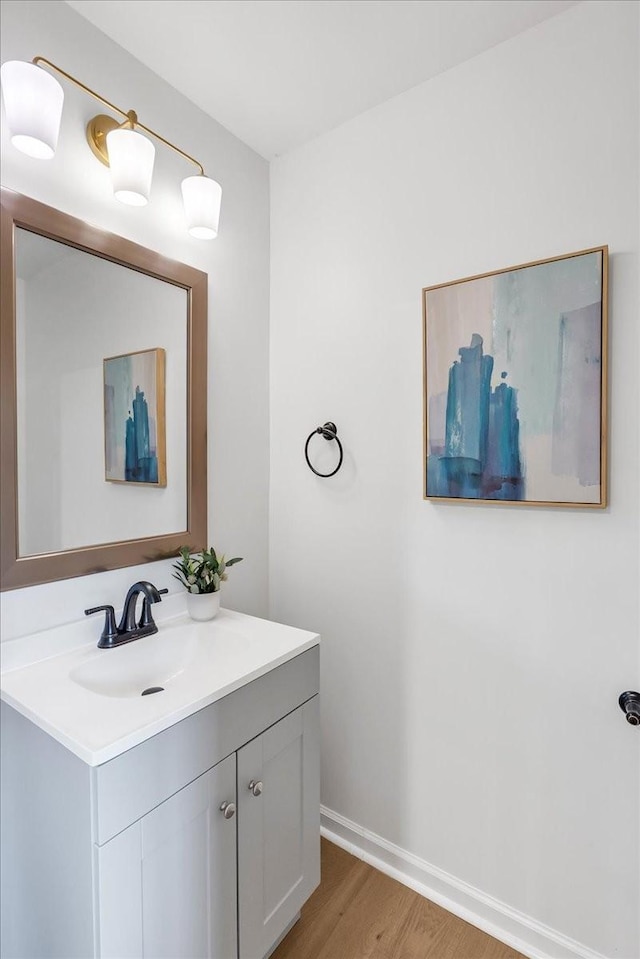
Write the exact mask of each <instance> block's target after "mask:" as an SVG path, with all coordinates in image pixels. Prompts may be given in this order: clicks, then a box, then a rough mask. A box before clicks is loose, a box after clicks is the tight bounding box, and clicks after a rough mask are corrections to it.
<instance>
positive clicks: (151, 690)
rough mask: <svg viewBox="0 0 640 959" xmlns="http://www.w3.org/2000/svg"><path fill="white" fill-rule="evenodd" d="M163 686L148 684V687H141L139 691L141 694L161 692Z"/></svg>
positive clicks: (147, 694)
mask: <svg viewBox="0 0 640 959" xmlns="http://www.w3.org/2000/svg"><path fill="white" fill-rule="evenodd" d="M163 692H164V686H149V688H148V689H143V690H142V692H141V693H140V695H141V696H150V695H151V693H163Z"/></svg>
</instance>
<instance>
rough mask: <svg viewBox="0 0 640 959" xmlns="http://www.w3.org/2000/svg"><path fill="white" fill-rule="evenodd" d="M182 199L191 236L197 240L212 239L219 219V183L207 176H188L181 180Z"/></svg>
mask: <svg viewBox="0 0 640 959" xmlns="http://www.w3.org/2000/svg"><path fill="white" fill-rule="evenodd" d="M182 200H183V202H184V212H185V215H186V218H187V230H188V231H189V233H190V234H191V236H195V237H196V238H197V239H198V240H214V239H215V238H216V237H217V235H218V221H219V220H220V203H221V201H222V187H221V186H220V184H219V183H216V181H215V180H211V179H210V178H209V177H208V176H188V177H187V178H186V180H183V181H182Z"/></svg>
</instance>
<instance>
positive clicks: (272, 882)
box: [2, 646, 320, 959]
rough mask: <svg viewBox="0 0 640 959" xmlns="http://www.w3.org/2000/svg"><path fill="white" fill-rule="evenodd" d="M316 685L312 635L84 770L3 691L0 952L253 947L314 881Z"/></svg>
mask: <svg viewBox="0 0 640 959" xmlns="http://www.w3.org/2000/svg"><path fill="white" fill-rule="evenodd" d="M318 685H319V656H318V647H317V646H314V647H312V648H310V649H307V650H306V651H304V652H303V653H301V654H299V655H297V656H295V657H294V658H292V659H290V660H289V661H287V662H285V663H283V664H282V665H280V666H277V667H276V668H274V669H272V670H270V671H269V672H267V673H265V674H264V675H262V676H260V678H258V679H255V680H253V681H252V682H248V683H247V684H246V685H244V686H241V687H240V688H239V689H237V690H235V691H234V692H232V693H230V694H229V695H227V696H224V697H223V698H222V699H220V700H218V701H216V702H213V703H211V704H210V705H209V706H206V707H205V708H203V709H200V710H198V711H197V712H194V713H193V714H192V715H190V716H188V717H187V718H185V719H183V720H181V721H180V722H176V723H175V724H174V725H172V726H170V727H169V728H168V729H166V730H164V731H163V732H160V733H158V734H157V735H155V736H152V737H151V738H149V739H148V740H146V741H144V742H142V743H140V744H139V745H137V746H135V747H134V748H132V749H129V750H128V751H126V752H124V753H122V754H121V755H119V756H116V757H115V758H114V759H111V760H110V761H108V762H105V763H103V764H102V765H98V766H93V767H91V766H88V765H87V764H86V763H84V762H82V760H80V759H79V758H78V757H77V756H75V755H73V754H72V753H71V752H70V751H69V750H67V749H65V747H63V746H62V745H61V744H60V743H59V742H56V741H55V740H54V739H53V738H52V737H51V736H49V735H47V734H46V733H45V732H43V731H42V730H41V729H39V728H38V727H37V726H36V725H35V724H33V723H32V722H30V721H29V720H27V719H25V718H24V717H23V716H21V715H19V713H18V712H17V711H16V710H14V709H12V708H10V707H8V706H7V705H6V704H5V703H3V704H2V710H3V721H2V737H3V743H2V752H3V768H2V790H3V795H2V805H3V835H2V859H3V863H2V865H3V888H2V896H3V909H2V913H3V942H2V954H3V956H7V959H18V957H20V956H29V957H32V956H51V957H53V956H64V957H65V959H73V957H78V959H88V957H91V956H93V957H96V959H129V957H131V959H142V957H144V959H156V957H157V959H160V957H166V959H199V957H203V959H263V957H264V956H265V955H267V954H268V953H269V952H270V951H271V949H272V948H273V946H274V944H275V943H276V942H277V941H278V940H279V939H280V937H281V936H282V934H283V933H284V932H285V931H286V929H287V928H288V927H289V926H290V925H291V923H292V921H293V920H294V919H295V917H296V915H297V913H298V912H299V910H300V908H301V906H302V905H303V903H304V902H305V900H306V899H307V898H308V896H309V895H310V893H311V892H312V891H313V889H314V888H315V886H316V885H317V884H318V882H319V880H320V797H319V731H318V713H319V710H318V695H317V694H318ZM157 695H162V694H161V693H160V694H157ZM250 784H251V788H249V787H250ZM233 807H235V809H234V808H233ZM5 920H6V921H5Z"/></svg>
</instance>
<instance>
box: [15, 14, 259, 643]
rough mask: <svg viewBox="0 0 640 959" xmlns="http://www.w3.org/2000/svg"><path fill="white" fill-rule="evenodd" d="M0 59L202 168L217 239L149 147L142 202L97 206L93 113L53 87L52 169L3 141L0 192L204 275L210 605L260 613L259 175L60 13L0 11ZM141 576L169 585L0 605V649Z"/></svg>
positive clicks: (66, 586)
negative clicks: (217, 206)
mask: <svg viewBox="0 0 640 959" xmlns="http://www.w3.org/2000/svg"><path fill="white" fill-rule="evenodd" d="M1 26H2V47H1V57H2V62H4V61H5V60H8V59H22V60H30V59H32V57H34V56H36V55H37V54H40V55H43V56H45V57H47V58H48V59H49V60H52V61H53V62H54V63H57V64H59V65H60V66H61V67H62V68H63V69H65V70H67V71H68V72H70V73H72V74H75V75H76V76H77V77H78V78H79V79H81V80H82V81H83V82H84V83H86V84H88V85H89V86H91V87H93V88H94V89H96V90H98V91H99V92H100V93H101V94H103V95H104V96H105V97H107V99H109V100H111V101H112V102H114V103H116V104H118V105H119V106H122V107H123V109H125V110H127V109H131V108H133V109H135V110H136V111H137V113H138V115H139V116H140V119H141V121H142V122H144V123H145V124H147V125H148V126H150V127H151V128H152V129H156V130H158V132H159V133H161V134H162V135H163V136H165V137H166V138H167V139H169V140H173V141H174V142H175V143H177V144H178V145H179V146H180V147H181V148H183V149H184V150H186V151H187V152H188V153H191V154H193V155H194V156H196V157H198V159H200V160H202V162H203V163H204V165H205V169H206V171H207V173H209V175H210V176H212V177H214V178H215V179H217V180H218V181H219V182H220V183H221V185H222V188H223V200H222V215H221V220H220V233H219V236H218V238H217V240H214V241H212V242H203V241H199V240H194V239H192V238H190V237H189V236H188V234H187V233H186V230H185V228H184V223H183V215H182V209H181V207H182V201H181V198H180V180H181V179H182V178H183V177H184V176H187V175H189V173H190V172H192V170H193V168H192V167H191V166H190V165H188V164H186V163H185V162H184V161H183V160H181V159H180V158H179V157H177V156H175V155H174V154H172V153H171V152H170V151H168V150H166V149H165V148H163V147H162V146H161V145H157V150H156V169H155V174H154V184H153V189H152V196H151V202H150V203H149V205H148V206H147V207H145V208H144V209H134V208H130V207H125V206H123V205H122V204H120V203H118V202H117V201H116V200H114V199H113V197H112V196H111V195H110V186H109V175H108V170H107V169H106V168H105V167H103V166H102V165H101V164H100V163H98V162H97V161H95V160H94V158H93V157H92V155H91V153H90V151H89V148H88V146H87V144H86V142H85V140H84V127H85V125H86V122H87V120H88V119H89V118H90V117H91V116H93V115H94V114H95V113H98V112H101V108H100V105H99V104H97V103H96V102H95V101H93V100H92V99H91V98H90V97H88V96H86V95H85V94H82V93H81V92H79V91H77V90H76V89H75V88H74V87H73V86H71V85H70V84H69V83H67V82H65V81H62V84H63V87H64V91H65V108H64V112H63V125H62V130H61V134H60V143H59V148H58V151H57V153H56V156H55V158H54V159H53V160H51V161H46V162H43V161H37V160H32V159H30V158H28V157H25V156H24V155H23V154H20V153H18V152H17V151H15V150H14V149H13V148H12V147H11V145H10V143H9V141H8V137H7V136H6V130H5V128H4V110H3V118H2V122H3V137H2V185H3V186H5V187H8V188H10V189H13V190H16V191H18V192H20V193H23V194H26V195H28V196H31V197H34V198H35V199H36V200H39V201H41V202H43V203H46V204H49V205H50V206H53V207H57V208H58V209H60V210H62V211H64V212H65V213H69V214H71V215H72V216H76V217H79V218H81V219H84V220H87V221H88V222H90V223H92V224H93V225H94V226H98V227H101V228H103V229H106V230H108V231H110V232H113V233H117V234H119V235H121V236H124V237H126V238H127V239H130V240H133V241H135V242H137V243H140V244H142V245H144V246H147V247H149V248H151V249H154V250H157V251H158V252H160V253H162V254H163V255H165V256H168V257H171V258H173V259H175V260H179V261H181V262H184V263H188V264H190V265H191V266H194V267H196V268H197V269H200V270H203V271H205V272H207V273H208V274H209V357H208V360H209V364H208V368H209V384H208V415H209V420H208V425H209V538H210V541H211V542H213V543H214V544H215V545H216V547H219V548H220V549H222V550H224V551H227V552H233V553H234V554H237V555H240V556H244V557H245V561H244V563H242V565H241V566H239V567H238V568H237V571H234V574H233V576H231V577H230V578H229V582H228V583H227V584H225V596H224V600H223V602H224V603H225V605H228V606H230V607H231V608H236V609H242V610H243V611H245V612H248V613H255V614H257V615H264V614H265V613H266V611H267V540H268V470H269V438H268V430H269V420H268V402H269V397H268V336H269V328H268V308H269V304H268V290H269V274H268V271H269V232H268V231H269V226H268V224H269V180H268V164H267V163H266V162H265V161H264V160H263V159H262V158H261V157H259V156H258V155H257V154H256V153H254V152H253V151H252V150H250V149H249V148H248V147H247V146H245V145H244V144H243V143H241V142H240V141H239V140H237V139H236V138H235V137H233V136H232V135H231V134H230V133H228V132H227V131H226V130H225V129H223V128H222V127H221V126H220V125H219V124H217V123H216V122H214V121H213V120H211V119H210V118H209V117H207V116H206V115H205V114H204V113H202V112H201V111H200V110H199V109H198V108H197V107H195V106H194V105H193V104H192V103H190V102H189V101H188V100H186V99H185V98H184V97H183V96H181V95H180V94H179V93H177V92H176V91H175V90H174V89H173V88H172V87H170V86H169V85H168V84H166V83H165V82H164V81H162V80H160V79H159V78H158V77H157V76H156V75H155V74H153V73H152V72H151V71H149V70H148V69H147V68H146V67H143V66H142V65H141V64H140V63H139V62H138V61H137V60H135V59H134V58H133V57H131V56H130V55H129V54H128V53H126V52H125V51H124V50H123V49H122V48H120V47H119V46H117V45H116V44H115V43H113V42H112V41H111V40H109V39H108V38H107V37H106V36H104V35H103V34H102V33H100V32H99V31H98V30H96V28H95V27H93V26H92V25H90V24H89V23H88V22H87V21H86V20H85V19H84V18H82V17H80V16H79V15H78V14H77V13H76V12H75V11H73V10H72V9H71V8H70V7H69V6H68V5H67V4H66V3H62V2H58V0H46V2H37V0H36V2H30V0H27V2H13V0H8V2H3V4H2V24H1ZM141 575H145V576H147V577H148V578H150V579H151V580H152V581H153V582H156V583H157V585H158V586H169V587H170V588H171V589H172V590H173V589H174V588H176V589H177V588H178V586H177V583H176V582H175V580H173V579H171V577H170V563H169V561H166V562H163V563H158V564H153V565H151V566H148V567H139V568H136V569H125V570H119V571H113V572H109V573H101V574H97V575H93V576H86V577H82V578H79V579H77V580H69V581H66V582H61V583H58V584H53V585H48V586H39V587H33V588H30V589H25V590H16V591H13V592H9V593H6V592H5V593H3V594H2V600H1V608H2V639H3V640H6V639H10V638H12V637H15V636H19V635H24V634H26V633H29V632H31V631H33V630H35V629H41V628H44V627H46V626H48V625H54V624H56V623H61V622H68V621H72V620H75V619H76V618H77V617H78V616H79V615H80V616H81V615H82V610H83V609H84V608H85V607H86V606H89V605H95V604H97V603H114V604H115V605H116V606H119V605H121V604H122V601H123V599H124V594H125V591H126V588H127V587H128V586H129V585H130V584H131V583H132V582H134V581H135V579H136V578H139V577H140V576H141Z"/></svg>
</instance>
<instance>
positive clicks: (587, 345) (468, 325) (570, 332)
mask: <svg viewBox="0 0 640 959" xmlns="http://www.w3.org/2000/svg"><path fill="white" fill-rule="evenodd" d="M608 252H609V251H608V247H607V246H599V247H592V248H589V249H586V250H580V251H578V252H576V253H567V254H563V255H561V256H556V257H550V258H548V259H543V260H535V261H532V262H529V263H523V264H519V265H517V266H512V267H506V268H504V269H501V270H495V271H492V272H489V273H481V274H478V275H476V276H471V277H466V278H464V279H459V280H454V281H452V282H448V283H440V284H436V285H434V286H428V287H424V288H423V290H422V317H423V372H424V376H423V386H424V390H423V401H424V420H423V440H424V447H423V470H424V472H423V498H424V499H428V500H430V501H431V502H434V503H435V502H447V503H461V502H465V503H470V502H471V503H494V504H502V505H506V504H509V505H519V506H547V507H573V508H582V509H604V508H605V507H606V506H607V487H608V482H607V479H608V477H607V391H608V348H607V343H608V310H607V300H608Z"/></svg>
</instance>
